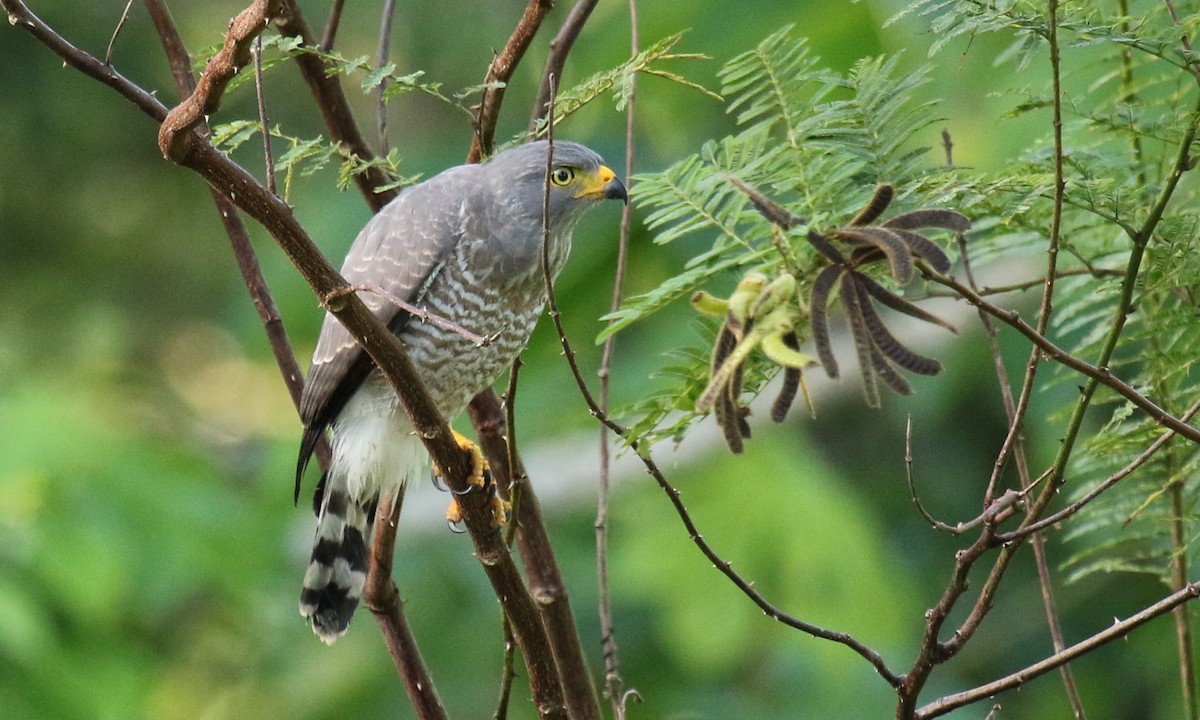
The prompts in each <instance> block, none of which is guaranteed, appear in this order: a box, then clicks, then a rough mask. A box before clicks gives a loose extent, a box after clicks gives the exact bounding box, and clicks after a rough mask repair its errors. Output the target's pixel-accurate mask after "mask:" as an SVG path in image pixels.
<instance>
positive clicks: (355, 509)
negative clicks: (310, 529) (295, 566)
mask: <svg viewBox="0 0 1200 720" xmlns="http://www.w3.org/2000/svg"><path fill="white" fill-rule="evenodd" d="M329 481H330V478H329V477H328V476H326V477H325V478H323V479H322V485H325V492H324V498H323V500H322V501H321V507H320V511H319V512H318V514H317V535H316V539H315V540H314V541H313V550H312V558H311V559H310V560H309V562H308V570H307V571H306V572H305V573H304V589H303V590H301V591H300V614H301V615H303V616H304V617H306V618H311V619H312V627H313V632H315V633H316V634H317V635H318V636H319V637H320V638H321V640H322V641H323V642H325V643H326V644H332V643H333V641H334V640H337V639H338V638H339V637H341V636H342V635H344V634H345V633H346V628H348V627H349V626H350V618H351V617H353V616H354V610H355V608H357V607H358V601H359V600H360V599H361V598H362V594H363V583H364V582H366V579H367V563H368V561H369V560H370V552H371V551H370V548H371V533H372V530H373V528H374V526H375V510H376V508H378V507H379V493H378V492H375V493H374V494H372V495H370V496H368V497H367V498H366V499H365V500H361V501H356V500H353V499H351V498H350V495H349V493H348V491H347V489H346V487H345V483H344V482H343V483H335V482H329Z"/></svg>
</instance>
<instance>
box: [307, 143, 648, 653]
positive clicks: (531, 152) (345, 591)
mask: <svg viewBox="0 0 1200 720" xmlns="http://www.w3.org/2000/svg"><path fill="white" fill-rule="evenodd" d="M548 152H551V147H550V145H549V144H548V143H547V142H545V141H539V142H532V143H528V144H525V145H521V146H519V147H516V148H513V149H510V150H506V151H504V152H501V153H498V154H496V155H495V156H493V157H492V158H491V159H489V160H488V161H487V162H485V163H483V164H480V165H463V166H459V167H455V168H451V169H449V170H446V171H444V172H442V173H440V174H438V175H436V176H434V177H432V178H430V179H428V180H426V181H424V182H422V183H420V184H417V185H414V186H412V187H409V188H407V189H405V190H404V191H403V192H401V193H400V194H399V195H398V196H397V197H396V199H395V200H393V201H391V202H390V203H388V205H387V206H386V207H384V208H383V209H382V210H380V211H379V213H378V214H377V215H375V217H373V218H372V219H371V220H370V222H368V223H367V225H366V227H364V228H363V229H362V232H360V233H359V234H358V237H357V238H356V239H355V240H354V244H353V245H352V246H351V247H350V251H349V253H348V254H347V256H346V260H345V263H344V264H343V266H342V275H343V277H345V279H346V280H347V281H348V282H349V283H350V284H351V285H355V286H363V287H367V288H370V289H373V290H376V292H365V293H361V297H362V300H363V302H364V303H365V304H366V305H367V307H368V308H370V309H371V311H372V312H374V313H375V315H376V316H377V317H379V319H380V320H381V321H383V322H384V323H385V324H386V325H387V326H388V328H389V329H390V330H391V331H392V332H393V333H395V334H396V336H397V337H398V338H399V339H400V341H401V342H402V343H403V344H404V346H405V348H406V349H407V351H408V356H409V358H410V359H411V360H412V363H413V366H414V367H415V368H416V370H417V372H418V374H419V375H420V377H421V380H422V381H423V382H424V384H425V387H426V389H428V390H429V393H430V395H431V397H432V398H433V400H434V402H435V403H436V405H437V407H438V409H439V410H440V411H441V413H442V415H443V416H444V417H446V418H447V419H451V420H452V419H454V418H455V417H456V416H457V415H458V414H459V413H461V412H462V411H463V409H464V408H465V407H466V405H467V403H468V402H469V401H470V400H471V398H472V397H474V396H475V395H477V394H479V393H480V392H482V391H483V390H485V389H486V388H488V387H489V386H491V384H492V383H493V382H495V380H496V378H497V377H499V375H500V374H501V373H502V372H503V371H504V369H505V368H507V367H508V366H509V365H510V364H511V363H512V361H513V360H514V359H515V358H516V356H517V354H518V353H520V351H521V350H522V349H523V348H524V347H525V344H526V342H528V340H529V335H530V333H531V332H533V327H534V325H535V324H536V323H537V319H538V317H539V315H540V314H541V312H542V308H543V306H544V305H545V302H546V291H545V281H544V279H543V274H542V245H543V212H544V210H547V212H546V214H545V218H546V224H547V225H548V229H549V240H548V243H547V251H548V254H549V260H550V273H551V277H552V278H553V277H555V276H557V274H558V272H559V270H561V269H562V266H563V263H564V262H565V261H566V258H567V253H568V252H569V250H570V247H571V232H572V230H573V229H574V227H575V224H576V222H577V221H578V220H579V218H580V216H581V215H582V214H583V212H584V211H585V210H586V209H588V208H590V207H593V206H595V205H597V204H598V203H597V201H599V200H604V199H620V200H622V201H625V202H628V196H627V194H626V191H625V186H624V185H623V184H622V183H621V181H620V180H619V179H618V178H617V177H616V175H615V174H614V173H613V171H612V170H610V169H609V168H608V167H606V166H605V165H604V163H603V161H602V160H601V158H600V156H599V155H597V154H596V153H595V152H593V151H591V150H589V149H588V148H586V147H584V146H582V145H578V144H576V143H570V142H561V141H560V142H555V143H554V144H553V147H552V153H553V156H552V158H549V160H550V165H549V174H548V175H547V160H548V157H547V153H548ZM547 187H548V192H549V207H548V209H547V208H544V203H545V202H546V192H547ZM392 298H398V299H400V300H402V301H404V302H405V303H407V304H408V305H409V306H411V307H413V308H416V309H418V310H420V312H419V313H413V312H408V311H406V310H404V309H403V308H402V307H401V306H399V305H398V304H397V303H395V302H393V301H392ZM464 331H465V332H464ZM470 334H474V335H475V336H477V337H482V338H488V340H489V342H486V343H483V344H480V343H478V342H477V341H475V340H474V339H472V338H471V335H470ZM300 418H301V420H302V421H303V423H304V435H303V439H302V441H301V446H300V458H299V461H298V463H297V472H296V483H297V492H298V491H299V483H300V477H301V475H302V474H303V472H304V468H305V466H306V465H307V463H308V460H309V458H310V457H311V456H312V453H313V450H314V448H315V447H316V444H317V441H318V439H319V438H320V437H321V436H322V435H323V434H324V433H325V431H326V430H327V429H328V430H329V433H330V440H331V442H330V445H331V448H332V450H333V453H332V461H331V463H330V465H329V468H328V470H327V471H326V472H325V474H324V476H323V477H322V478H321V483H320V485H319V486H318V489H317V496H316V497H315V498H314V501H313V502H314V509H315V510H316V513H317V529H316V538H315V540H314V543H313V550H312V558H311V560H310V561H309V564H308V569H307V571H306V572H305V575H304V587H303V590H302V591H301V594H300V614H301V615H303V616H304V617H306V618H309V619H310V620H311V622H312V628H313V631H314V632H315V633H316V634H317V635H318V636H319V637H320V638H321V639H322V640H323V641H325V642H326V643H332V642H333V641H335V640H336V639H337V638H338V637H340V636H341V635H343V634H344V633H345V632H346V629H347V627H348V626H349V624H350V618H351V616H352V615H353V614H354V610H355V608H356V607H357V606H358V601H359V598H360V597H361V596H362V591H363V583H364V581H365V580H366V573H367V559H368V557H369V548H370V544H371V534H372V529H373V526H374V519H375V511H376V508H377V507H378V505H379V501H380V499H388V500H389V501H390V500H394V499H395V497H396V496H397V493H398V492H399V491H400V489H401V488H402V487H403V486H404V485H405V483H406V482H408V481H409V480H410V479H411V478H413V477H414V476H415V475H417V474H418V473H420V472H421V470H422V468H423V467H424V466H425V462H426V458H427V454H426V451H425V447H424V445H423V444H422V443H421V440H420V438H418V437H417V436H416V435H415V434H414V433H413V430H412V426H411V423H410V420H409V418H408V414H407V413H406V412H405V410H404V408H403V406H402V405H401V404H400V401H399V399H398V398H397V397H396V394H395V392H394V391H393V389H392V387H391V386H390V385H389V384H388V382H387V381H386V380H385V379H384V377H383V375H382V374H381V373H380V372H379V371H378V370H377V369H376V368H375V367H374V365H373V364H372V361H371V359H370V357H369V356H368V355H367V354H366V353H365V352H364V351H363V350H362V348H361V347H359V345H358V343H357V341H355V339H354V338H353V337H352V336H351V335H350V333H349V332H347V331H346V329H345V328H344V327H342V325H341V323H339V322H338V320H337V319H336V318H334V316H333V315H331V314H328V313H326V315H325V320H324V324H323V325H322V326H321V334H320V337H319V338H318V340H317V347H316V351H315V352H314V353H313V362H312V369H311V370H310V371H309V374H308V380H307V382H306V383H305V387H304V394H303V396H302V398H301V401H300Z"/></svg>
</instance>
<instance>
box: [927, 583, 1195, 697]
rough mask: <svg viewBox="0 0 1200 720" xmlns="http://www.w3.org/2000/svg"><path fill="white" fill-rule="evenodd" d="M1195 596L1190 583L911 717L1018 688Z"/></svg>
mask: <svg viewBox="0 0 1200 720" xmlns="http://www.w3.org/2000/svg"><path fill="white" fill-rule="evenodd" d="M1197 596H1200V582H1198V583H1192V584H1190V585H1188V586H1187V587H1185V588H1183V589H1181V590H1178V591H1176V592H1174V593H1171V594H1170V595H1168V596H1167V597H1165V598H1163V599H1162V600H1159V601H1158V602H1156V603H1154V604H1153V605H1151V606H1149V607H1147V608H1145V609H1144V610H1142V611H1140V612H1138V613H1137V614H1135V615H1132V616H1130V617H1128V618H1126V619H1125V620H1120V621H1118V622H1115V623H1113V624H1112V626H1110V627H1109V628H1108V629H1106V630H1104V631H1103V632H1099V633H1096V634H1095V635H1093V636H1091V637H1090V638H1088V639H1086V640H1083V641H1081V642H1078V643H1076V644H1074V645H1072V646H1070V647H1069V648H1066V649H1064V650H1063V651H1062V652H1057V653H1055V654H1054V655H1051V656H1050V657H1048V658H1046V659H1045V660H1042V661H1041V662H1037V663H1034V664H1033V665H1030V666H1028V667H1026V668H1023V669H1021V670H1018V671H1017V672H1015V673H1013V674H1011V675H1007V676H1005V677H1003V678H1000V679H999V680H996V681H994V682H990V683H988V684H986V685H980V686H979V687H977V688H972V689H971V690H967V691H965V692H961V693H956V694H954V695H947V696H946V697H943V698H940V699H938V700H937V701H935V702H932V703H929V704H928V705H925V706H924V707H922V708H920V709H918V710H917V711H916V712H915V713H914V715H913V716H914V717H915V718H918V719H919V720H925V718H934V717H938V716H940V715H945V714H946V713H948V712H950V711H951V710H953V709H955V708H959V707H962V706H964V705H969V704H971V703H973V702H978V701H980V700H984V699H987V698H989V697H992V696H993V695H995V694H996V693H999V692H1002V691H1004V690H1010V689H1012V688H1016V687H1020V686H1021V685H1024V684H1025V683H1026V682H1028V681H1030V680H1032V679H1033V678H1035V677H1037V676H1039V675H1042V674H1044V673H1047V672H1049V671H1051V670H1054V669H1055V668H1057V667H1059V666H1061V665H1063V664H1065V663H1068V662H1070V661H1072V660H1074V659H1075V658H1077V657H1080V656H1081V655H1084V654H1086V653H1089V652H1091V651H1092V650H1095V649H1096V648H1098V647H1100V646H1102V645H1105V644H1107V643H1109V642H1112V641H1113V640H1117V639H1120V638H1123V637H1125V636H1126V635H1128V634H1129V633H1130V632H1132V631H1133V630H1135V629H1136V628H1138V627H1139V626H1141V625H1143V624H1145V623H1146V622H1148V621H1150V620H1153V619H1154V618H1156V617H1158V616H1160V615H1164V614H1166V613H1169V612H1171V611H1172V610H1173V609H1175V608H1176V607H1178V606H1180V605H1182V604H1183V603H1186V602H1189V601H1191V600H1194V599H1195V598H1196V597H1197Z"/></svg>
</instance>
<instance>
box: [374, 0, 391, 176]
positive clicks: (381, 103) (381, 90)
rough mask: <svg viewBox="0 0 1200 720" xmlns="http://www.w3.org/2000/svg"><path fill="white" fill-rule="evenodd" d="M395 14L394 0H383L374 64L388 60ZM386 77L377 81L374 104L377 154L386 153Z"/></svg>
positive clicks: (377, 65)
mask: <svg viewBox="0 0 1200 720" xmlns="http://www.w3.org/2000/svg"><path fill="white" fill-rule="evenodd" d="M395 14H396V0H384V3H383V13H382V17H381V18H380V19H379V51H378V53H377V54H376V57H375V66H376V67H380V68H381V67H383V66H384V65H387V62H388V45H389V44H390V43H391V41H392V19H393V17H394V16H395ZM387 84H388V82H387V78H384V79H383V81H382V82H380V83H379V87H378V88H377V90H376V95H377V101H376V106H375V118H376V125H377V129H378V131H379V140H378V143H379V154H380V155H384V156H386V155H387V154H388V137H387V100H386V99H385V96H386V94H387Z"/></svg>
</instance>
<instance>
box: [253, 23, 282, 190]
mask: <svg viewBox="0 0 1200 720" xmlns="http://www.w3.org/2000/svg"><path fill="white" fill-rule="evenodd" d="M262 76H263V71H262V35H259V36H258V37H257V38H255V39H254V92H255V95H257V96H258V127H259V132H260V133H262V141H263V162H264V164H265V165H266V167H265V168H264V170H263V176H264V177H266V179H267V190H268V191H270V192H271V193H274V194H276V195H278V194H279V193H278V191H277V190H276V189H275V156H274V154H273V153H272V152H271V128H270V126H269V125H268V124H267V100H266V97H265V96H264V95H263V77H262Z"/></svg>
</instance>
